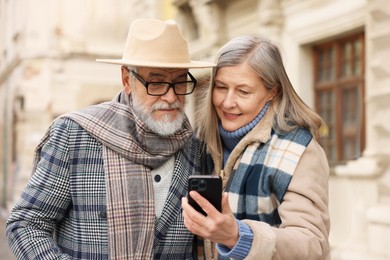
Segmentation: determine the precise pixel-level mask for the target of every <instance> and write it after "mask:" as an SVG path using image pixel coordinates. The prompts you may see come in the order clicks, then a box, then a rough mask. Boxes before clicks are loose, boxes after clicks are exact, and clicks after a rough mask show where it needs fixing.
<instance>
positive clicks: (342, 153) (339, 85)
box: [313, 33, 365, 165]
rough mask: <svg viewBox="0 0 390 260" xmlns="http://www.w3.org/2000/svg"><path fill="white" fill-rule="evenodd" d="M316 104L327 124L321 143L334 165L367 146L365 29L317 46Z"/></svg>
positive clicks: (356, 155) (314, 53) (314, 52)
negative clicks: (365, 119) (362, 31)
mask: <svg viewBox="0 0 390 260" xmlns="http://www.w3.org/2000/svg"><path fill="white" fill-rule="evenodd" d="M313 59H314V88H315V106H316V110H317V112H318V113H319V114H320V116H321V117H322V118H323V119H324V121H325V123H326V127H325V128H324V129H322V131H321V138H320V143H321V145H322V147H323V148H324V149H325V152H326V154H327V156H328V160H329V162H330V164H331V165H336V164H340V163H344V162H345V161H347V160H352V159H356V158H358V157H360V156H361V155H362V152H363V150H364V147H365V121H364V33H359V34H355V35H352V36H348V37H345V38H339V39H336V40H332V41H329V42H326V43H322V44H318V45H315V46H313Z"/></svg>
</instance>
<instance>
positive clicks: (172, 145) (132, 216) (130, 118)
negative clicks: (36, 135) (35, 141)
mask: <svg viewBox="0 0 390 260" xmlns="http://www.w3.org/2000/svg"><path fill="white" fill-rule="evenodd" d="M62 117H67V118H70V119H72V120H74V121H76V122H77V123H78V124H80V125H81V126H82V127H83V128H84V129H85V130H86V131H87V132H89V133H90V134H91V136H93V137H94V138H96V139H97V140H99V141H100V142H101V143H102V145H103V160H104V172H105V179H106V191H107V221H108V233H109V248H110V259H153V240H154V228H155V227H154V226H155V214H154V193H153V180H152V177H151V174H150V171H151V169H154V168H157V167H159V166H161V165H162V164H163V163H164V162H166V161H167V160H168V159H169V158H171V157H172V156H173V155H174V154H175V153H176V152H177V151H178V150H180V149H181V148H182V147H183V146H184V145H185V143H186V142H187V141H188V140H189V138H190V137H191V135H192V129H191V126H190V123H189V121H188V120H187V119H186V120H185V121H184V123H183V127H182V129H181V130H179V131H177V132H176V133H175V134H173V135H171V136H159V135H157V134H155V133H153V132H151V131H150V130H149V129H148V128H147V127H146V126H145V124H144V123H143V122H142V121H141V120H140V119H139V118H138V117H137V115H135V114H134V112H133V109H132V104H131V99H130V97H129V96H127V95H126V94H125V93H124V92H121V93H119V94H118V95H117V96H116V97H115V98H114V100H113V101H111V102H105V103H102V104H99V105H96V106H90V107H87V108H85V109H83V110H80V111H76V112H72V113H69V114H66V115H64V116H62ZM48 137H49V132H47V133H46V135H45V136H44V137H43V140H42V141H41V144H40V146H41V145H43V143H44V142H45V140H46V139H47V138H48ZM37 150H39V147H38V148H37ZM37 156H39V154H36V157H35V162H38V160H39V158H38V157H37ZM34 170H35V169H34Z"/></svg>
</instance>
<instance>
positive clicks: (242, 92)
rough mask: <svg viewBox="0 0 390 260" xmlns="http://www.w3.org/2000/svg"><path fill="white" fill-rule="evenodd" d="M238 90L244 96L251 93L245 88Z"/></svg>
mask: <svg viewBox="0 0 390 260" xmlns="http://www.w3.org/2000/svg"><path fill="white" fill-rule="evenodd" d="M238 92H239V93H240V95H243V96H246V95H249V92H248V91H245V90H239V91H238Z"/></svg>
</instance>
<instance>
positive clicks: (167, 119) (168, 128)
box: [131, 91, 185, 136]
mask: <svg viewBox="0 0 390 260" xmlns="http://www.w3.org/2000/svg"><path fill="white" fill-rule="evenodd" d="M131 96H132V98H133V109H134V112H135V113H136V115H137V116H138V117H139V118H140V119H141V120H143V121H144V122H145V125H146V126H147V127H148V128H149V129H150V130H151V131H152V132H153V133H156V134H158V135H161V136H168V135H173V134H174V133H176V132H177V131H178V130H179V129H181V127H182V125H183V122H184V118H185V116H184V112H183V110H182V109H180V113H179V114H178V115H177V118H176V119H175V120H172V117H171V115H163V116H162V118H161V119H160V120H156V119H154V118H153V116H152V112H153V111H155V110H157V109H167V108H180V102H179V101H176V102H175V103H173V104H171V105H169V104H167V103H165V102H157V103H155V104H153V106H152V108H151V109H148V108H146V107H145V106H144V105H143V103H142V102H141V101H140V100H139V99H138V97H137V95H136V94H135V93H134V91H133V94H132V95H131Z"/></svg>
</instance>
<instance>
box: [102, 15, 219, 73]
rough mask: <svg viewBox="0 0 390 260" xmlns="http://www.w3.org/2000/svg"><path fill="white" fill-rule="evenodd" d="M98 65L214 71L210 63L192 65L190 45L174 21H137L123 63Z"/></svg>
mask: <svg viewBox="0 0 390 260" xmlns="http://www.w3.org/2000/svg"><path fill="white" fill-rule="evenodd" d="M96 61H98V62H105V63H112V64H122V65H133V66H140V67H160V68H210V67H214V66H215V64H213V63H210V62H202V61H192V60H191V59H190V54H189V51H188V46H187V41H186V40H185V39H184V37H183V35H182V34H181V32H180V29H179V27H178V26H177V24H176V22H175V21H173V20H168V21H160V20H157V19H151V18H143V19H137V20H135V21H134V22H133V23H132V24H131V26H130V30H129V34H128V35H127V40H126V46H125V50H124V53H123V56H122V59H97V60H96Z"/></svg>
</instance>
